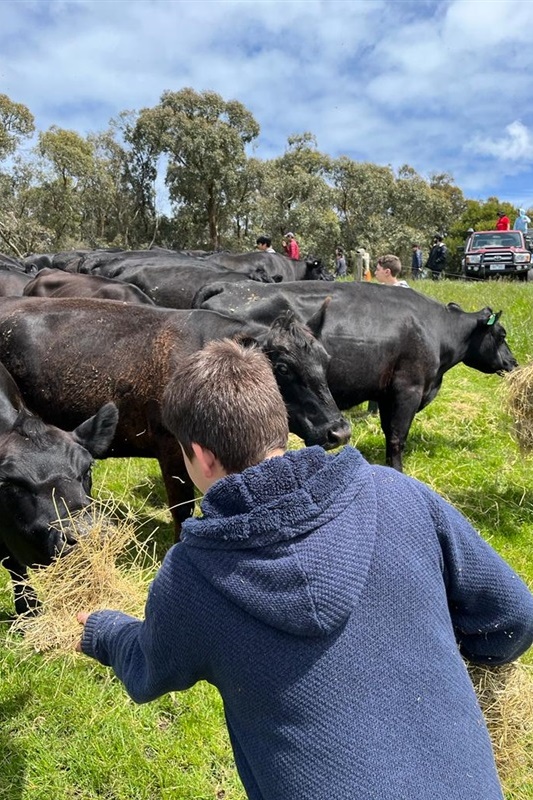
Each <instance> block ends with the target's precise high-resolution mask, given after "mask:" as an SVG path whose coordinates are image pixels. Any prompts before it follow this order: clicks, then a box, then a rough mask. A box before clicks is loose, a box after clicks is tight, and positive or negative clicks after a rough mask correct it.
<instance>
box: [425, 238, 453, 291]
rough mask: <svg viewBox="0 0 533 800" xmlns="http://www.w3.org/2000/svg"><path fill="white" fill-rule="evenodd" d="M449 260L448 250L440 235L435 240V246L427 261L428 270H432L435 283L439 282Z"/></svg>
mask: <svg viewBox="0 0 533 800" xmlns="http://www.w3.org/2000/svg"><path fill="white" fill-rule="evenodd" d="M447 258H448V248H447V247H446V245H445V244H444V242H443V239H442V236H441V235H440V234H439V233H438V234H437V235H436V236H435V237H434V238H433V246H432V248H431V250H430V251H429V256H428V259H427V261H426V269H429V270H430V272H431V277H432V279H433V280H434V281H438V280H439V278H440V277H441V275H442V273H443V272H445V270H446V261H447Z"/></svg>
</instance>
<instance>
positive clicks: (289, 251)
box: [283, 231, 300, 261]
mask: <svg viewBox="0 0 533 800" xmlns="http://www.w3.org/2000/svg"><path fill="white" fill-rule="evenodd" d="M283 250H284V251H285V255H286V256H288V257H289V258H292V260H293V261H298V259H299V258H300V248H299V246H298V242H297V241H296V239H295V237H294V233H292V231H289V232H288V233H286V234H285V238H284V240H283Z"/></svg>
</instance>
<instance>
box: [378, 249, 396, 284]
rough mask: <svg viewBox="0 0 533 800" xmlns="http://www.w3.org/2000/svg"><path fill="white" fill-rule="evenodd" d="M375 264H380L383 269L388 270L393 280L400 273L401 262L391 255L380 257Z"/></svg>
mask: <svg viewBox="0 0 533 800" xmlns="http://www.w3.org/2000/svg"><path fill="white" fill-rule="evenodd" d="M377 263H378V264H380V265H381V267H382V268H383V269H389V270H390V274H391V275H393V276H394V277H395V278H397V277H398V275H399V274H400V272H401V271H402V262H401V261H400V259H399V258H398V256H393V255H392V253H389V254H388V255H386V256H380V257H379V258H378V260H377Z"/></svg>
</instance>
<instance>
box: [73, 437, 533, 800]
mask: <svg viewBox="0 0 533 800" xmlns="http://www.w3.org/2000/svg"><path fill="white" fill-rule="evenodd" d="M202 511H203V517H201V518H194V519H190V520H189V521H187V522H186V523H185V525H184V530H183V540H182V542H180V543H179V544H177V545H175V546H174V547H172V548H171V549H170V550H169V552H168V553H167V555H166V557H165V559H164V562H163V565H162V567H161V569H160V570H159V572H158V574H157V577H156V578H155V580H154V582H153V584H152V586H151V588H150V592H149V595H148V600H147V605H146V611H145V619H144V621H139V620H136V619H134V618H132V617H129V616H127V615H125V614H122V613H120V612H116V611H99V612H96V613H94V614H91V616H90V617H89V619H88V621H87V624H86V626H85V629H84V635H83V642H82V647H83V651H84V652H85V653H86V654H87V655H90V656H92V657H94V658H96V659H98V660H99V661H101V662H102V664H106V665H110V666H112V667H113V669H114V670H115V672H116V674H117V675H118V677H119V678H120V679H121V681H123V683H124V686H125V688H126V690H127V691H128V693H129V694H130V695H131V697H132V698H133V699H134V700H135V701H136V702H140V703H142V702H147V701H149V700H153V699H154V698H156V697H158V696H160V695H162V694H164V693H165V692H170V691H176V690H182V689H186V688H188V687H190V686H192V685H193V684H194V683H195V682H196V681H199V680H206V681H209V682H210V683H212V684H214V685H215V686H216V687H217V688H218V690H219V691H220V693H221V695H222V698H223V701H224V707H225V713H226V720H227V725H228V729H229V733H230V737H231V742H232V745H233V749H234V754H235V760H236V764H237V768H238V770H239V773H240V776H241V779H242V781H243V784H244V786H245V788H246V791H247V794H248V797H249V798H250V800H430V799H431V800H501V798H502V793H501V789H500V785H499V782H498V778H497V775H496V771H495V767H494V761H493V756H492V751H491V746H490V742H489V738H488V734H487V730H486V727H485V724H484V720H483V717H482V714H481V711H480V709H479V706H478V703H477V700H476V696H475V692H474V689H473V687H472V684H471V682H470V679H469V677H468V673H467V671H466V668H465V664H464V661H463V658H462V657H461V654H462V655H463V656H464V657H466V658H468V659H471V660H472V661H475V662H477V663H481V664H491V663H492V664H501V663H505V662H507V661H511V660H513V659H514V658H517V657H518V656H519V655H520V654H521V653H522V652H524V651H525V650H526V649H527V648H528V647H529V646H530V645H531V643H532V641H533V596H532V595H531V593H530V592H529V590H528V588H527V587H526V586H525V584H524V583H523V582H522V581H521V580H520V578H519V577H518V576H517V575H516V574H515V573H514V572H513V571H512V570H511V569H510V567H509V566H508V565H507V564H506V563H505V562H504V561H503V560H502V559H501V558H500V557H499V556H498V555H497V553H496V552H495V551H494V550H493V549H492V548H491V547H490V546H489V545H488V544H487V543H486V542H485V541H484V540H483V539H482V538H481V536H479V534H477V533H476V532H475V531H474V529H473V528H472V527H471V526H470V524H469V523H468V522H467V521H466V520H465V519H464V517H462V516H461V515H460V514H459V512H458V511H456V510H455V509H454V508H452V507H451V506H450V505H448V504H447V503H446V502H445V501H444V500H442V499H441V498H440V497H439V496H438V495H436V494H435V493H434V492H432V491H431V490H430V489H428V488H427V487H426V486H424V485H423V484H421V483H419V482H417V481H414V480H412V479H410V478H408V477H406V476H404V475H402V474H400V473H398V472H396V471H394V470H390V469H387V468H386V467H378V466H371V465H369V464H368V463H367V462H366V461H365V460H364V459H363V458H362V456H361V455H360V453H358V452H357V450H354V449H353V448H351V447H346V448H344V450H342V451H341V452H340V453H338V454H336V455H327V454H326V453H324V452H323V451H322V450H321V449H320V448H315V447H313V448H307V449H302V450H299V451H296V452H288V453H286V454H285V455H284V456H283V457H276V458H272V459H270V460H267V461H264V462H262V463H261V464H259V465H258V466H256V467H252V468H250V469H247V470H245V471H244V472H242V473H240V474H237V475H230V476H228V477H226V478H224V479H222V480H220V481H218V482H217V483H215V484H214V485H213V486H212V487H211V489H210V490H209V491H208V492H207V493H206V495H205V497H204V500H203V502H202Z"/></svg>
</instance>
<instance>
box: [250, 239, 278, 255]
mask: <svg viewBox="0 0 533 800" xmlns="http://www.w3.org/2000/svg"><path fill="white" fill-rule="evenodd" d="M255 246H256V248H257V249H258V250H262V251H263V252H264V253H275V252H276V251H275V250H274V248H273V247H272V239H271V238H270V236H258V237H257V239H256V240H255Z"/></svg>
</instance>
